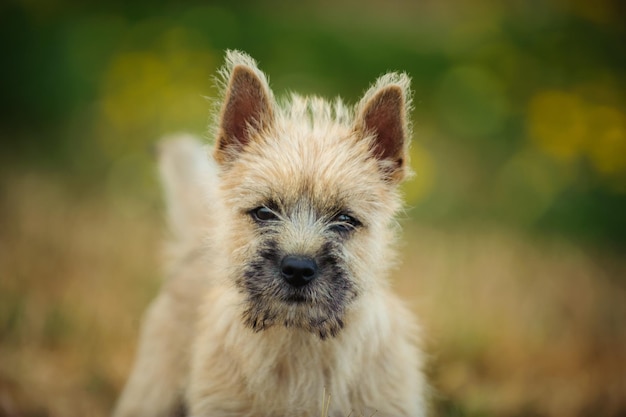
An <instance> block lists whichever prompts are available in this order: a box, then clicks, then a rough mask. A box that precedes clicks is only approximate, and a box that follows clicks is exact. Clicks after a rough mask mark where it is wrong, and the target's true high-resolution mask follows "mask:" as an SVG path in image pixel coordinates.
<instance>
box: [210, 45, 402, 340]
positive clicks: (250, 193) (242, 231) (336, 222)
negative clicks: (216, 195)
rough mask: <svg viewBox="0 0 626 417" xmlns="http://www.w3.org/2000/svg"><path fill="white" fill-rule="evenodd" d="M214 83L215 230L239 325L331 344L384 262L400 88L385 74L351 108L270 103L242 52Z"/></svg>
mask: <svg viewBox="0 0 626 417" xmlns="http://www.w3.org/2000/svg"><path fill="white" fill-rule="evenodd" d="M223 76H224V101H223V103H222V108H221V112H220V114H219V120H218V121H217V123H216V127H217V129H218V130H217V131H216V137H217V140H216V143H215V150H214V158H215V160H216V161H217V162H218V164H219V166H220V181H221V186H220V197H221V203H222V205H223V207H224V211H225V212H224V213H217V215H219V218H218V219H216V220H215V221H216V222H220V223H221V227H222V229H223V230H224V233H222V236H223V238H224V242H223V245H225V249H226V253H227V254H228V255H227V256H229V259H228V262H226V264H227V265H229V271H228V275H229V277H230V278H231V279H232V281H233V283H234V284H235V285H236V286H237V287H238V289H239V290H240V291H241V292H242V294H244V297H245V300H246V301H245V305H244V309H243V318H244V321H245V323H246V324H247V325H249V326H250V327H251V328H253V329H255V330H263V329H265V328H267V327H269V326H273V325H281V326H287V327H294V328H300V329H305V330H308V331H311V332H314V333H316V334H318V335H319V336H320V337H322V338H325V337H327V336H334V335H336V334H337V333H338V332H339V331H340V330H341V328H342V327H343V326H344V317H345V313H346V311H347V310H348V309H349V308H350V306H351V305H352V304H353V303H355V302H356V301H357V300H358V299H359V297H360V296H361V295H363V294H364V293H366V292H367V291H369V290H371V289H372V287H375V286H376V285H380V284H381V282H380V281H381V280H383V279H384V274H385V271H386V268H387V267H388V265H389V264H390V262H391V260H390V257H391V256H392V255H391V251H390V250H389V248H388V246H389V243H390V241H391V240H392V237H393V231H392V228H391V227H390V225H391V224H390V223H391V222H392V220H393V216H394V214H395V212H396V211H397V209H398V208H399V206H400V199H399V197H398V193H397V185H398V183H399V182H400V181H401V180H402V179H404V177H405V176H406V175H407V173H408V171H409V168H408V161H407V147H408V141H409V139H408V138H409V135H410V133H409V125H408V122H407V117H406V116H407V111H408V108H409V104H410V103H409V102H410V93H409V79H408V77H407V76H406V75H403V74H395V73H391V74H387V75H385V76H383V77H381V78H379V80H378V81H377V82H376V83H375V84H374V85H373V86H372V87H371V88H370V89H369V90H368V91H367V92H366V94H365V96H364V97H363V99H362V100H361V101H360V103H359V104H358V105H357V106H356V107H355V108H349V107H347V106H346V105H344V104H343V103H342V102H341V101H340V100H335V101H334V102H332V103H329V102H326V101H324V100H322V99H319V98H304V97H300V96H297V95H293V96H292V97H291V98H290V99H289V100H287V101H285V102H284V103H281V104H280V105H279V104H278V103H277V102H276V101H275V100H274V97H273V94H272V92H271V90H270V88H269V86H268V83H267V80H266V77H265V75H264V74H263V73H262V72H261V71H259V70H258V68H257V66H256V63H255V62H254V61H253V60H252V59H251V58H250V57H248V56H246V55H244V54H241V53H237V52H229V53H228V56H227V64H226V66H225V69H224V71H223ZM218 244H222V243H218Z"/></svg>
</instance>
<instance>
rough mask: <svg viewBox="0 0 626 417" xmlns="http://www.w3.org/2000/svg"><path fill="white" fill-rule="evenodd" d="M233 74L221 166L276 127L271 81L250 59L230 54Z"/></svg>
mask: <svg viewBox="0 0 626 417" xmlns="http://www.w3.org/2000/svg"><path fill="white" fill-rule="evenodd" d="M224 72H226V73H230V77H229V80H228V86H227V87H226V92H225V94H224V103H223V104H222V110H221V112H220V118H219V123H218V129H219V130H218V132H217V141H216V143H215V151H214V157H215V160H216V161H217V162H218V163H219V164H224V163H227V162H229V161H232V160H234V159H236V157H237V155H238V154H239V153H240V152H241V151H242V150H243V149H244V148H245V147H246V145H247V144H248V143H249V142H250V141H251V140H252V139H253V138H254V137H255V136H256V135H257V134H258V133H259V132H262V131H264V130H267V129H269V128H270V127H271V125H272V119H273V113H274V112H273V109H272V103H273V99H272V93H271V91H270V89H269V87H268V85H267V80H266V79H265V76H264V75H263V73H262V72H261V71H259V70H258V69H257V68H256V63H255V62H254V60H253V59H252V58H250V57H249V56H247V55H245V54H243V53H240V52H235V51H229V52H228V54H227V67H226V69H225V70H224Z"/></svg>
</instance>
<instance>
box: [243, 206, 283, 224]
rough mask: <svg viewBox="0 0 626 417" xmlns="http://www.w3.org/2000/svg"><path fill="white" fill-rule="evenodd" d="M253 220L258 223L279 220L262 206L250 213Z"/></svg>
mask: <svg viewBox="0 0 626 417" xmlns="http://www.w3.org/2000/svg"><path fill="white" fill-rule="evenodd" d="M250 215H251V216H252V218H253V219H254V220H256V221H258V222H269V221H272V220H278V216H276V214H275V213H274V212H273V211H272V210H270V209H268V208H267V207H264V206H261V207H257V208H255V209H254V210H252V211H251V212H250Z"/></svg>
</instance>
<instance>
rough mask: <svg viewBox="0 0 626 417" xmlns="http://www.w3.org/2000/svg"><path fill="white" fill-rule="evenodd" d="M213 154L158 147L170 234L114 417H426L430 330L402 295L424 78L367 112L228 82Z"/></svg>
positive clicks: (400, 83)
mask: <svg viewBox="0 0 626 417" xmlns="http://www.w3.org/2000/svg"><path fill="white" fill-rule="evenodd" d="M220 77H221V81H220V84H221V87H222V96H223V100H222V101H221V109H220V111H219V112H216V121H215V123H214V132H213V136H214V146H213V150H212V156H211V155H210V151H209V150H207V149H206V148H205V147H204V146H203V145H202V144H201V143H200V142H199V141H198V140H197V139H195V138H193V137H190V136H185V135H181V136H179V137H176V138H174V139H170V140H168V141H165V142H163V143H161V145H160V149H159V159H160V161H159V163H160V171H161V177H162V180H163V184H164V189H165V195H166V202H167V209H168V218H169V223H170V229H171V230H172V239H171V241H170V242H169V246H168V247H169V260H170V261H169V262H168V264H167V268H166V275H167V280H166V281H165V283H164V285H163V288H162V290H161V292H160V294H159V295H158V297H157V298H156V300H155V301H154V302H153V303H152V304H151V306H150V307H149V310H148V311H147V313H146V316H145V318H144V323H143V327H142V331H141V336H140V343H139V348H138V353H137V358H136V362H135V365H134V368H133V370H132V373H131V375H130V377H129V380H128V382H127V384H126V386H125V388H124V391H123V393H122V395H121V397H120V399H119V401H118V404H117V406H116V409H115V410H114V413H113V415H114V416H115V417H144V416H145V417H148V416H150V417H161V416H163V417H165V416H175V415H179V416H183V415H184V416H197V417H209V416H211V417H216V416H220V417H226V416H250V417H252V416H254V417H279V416H284V417H287V416H289V417H305V416H319V415H323V416H329V417H331V416H332V417H347V416H349V415H352V416H358V415H364V416H370V415H372V414H374V413H375V415H376V416H377V417H385V416H396V417H397V416H407V417H408V416H411V417H415V416H424V415H426V409H427V407H426V397H427V395H426V391H427V386H426V382H425V378H424V375H423V371H422V367H423V354H422V352H421V350H420V346H419V327H418V325H417V324H416V321H415V319H414V317H413V316H412V314H411V313H410V312H409V310H408V309H407V308H406V307H405V306H404V305H403V304H402V302H401V301H400V300H399V299H398V298H397V297H396V296H395V295H394V294H393V293H392V291H391V290H390V288H389V285H388V281H387V276H388V273H389V269H390V268H391V266H392V265H393V264H394V259H395V256H394V251H393V243H394V241H395V236H396V234H397V233H396V232H397V230H396V229H397V227H396V226H395V223H394V216H395V214H396V213H397V212H398V211H399V210H400V209H401V207H402V202H401V198H400V194H399V190H398V185H399V184H400V183H401V182H402V181H403V180H404V179H405V178H406V177H407V176H408V175H410V168H409V163H408V146H409V142H410V137H411V127H410V122H409V120H408V115H409V112H410V106H411V92H410V79H409V77H408V76H407V75H406V74H400V73H388V74H386V75H383V76H381V77H380V78H379V79H378V80H377V81H376V82H375V83H374V84H373V85H372V86H371V87H370V88H369V90H367V92H366V93H365V95H364V96H363V98H362V99H361V100H360V102H359V103H358V104H357V105H356V106H348V105H346V104H344V102H343V101H342V100H340V99H336V100H334V101H326V100H324V99H322V98H318V97H303V96H299V95H297V94H292V95H291V96H290V97H288V98H286V99H283V100H277V99H275V98H274V95H273V92H272V90H271V89H270V87H269V84H268V81H267V78H266V76H265V74H264V73H263V72H261V71H260V70H259V69H258V66H257V63H256V62H255V61H254V60H253V59H252V58H251V57H249V56H248V55H246V54H244V53H242V52H237V51H228V52H227V54H226V64H225V65H224V67H223V69H222V70H221V71H220Z"/></svg>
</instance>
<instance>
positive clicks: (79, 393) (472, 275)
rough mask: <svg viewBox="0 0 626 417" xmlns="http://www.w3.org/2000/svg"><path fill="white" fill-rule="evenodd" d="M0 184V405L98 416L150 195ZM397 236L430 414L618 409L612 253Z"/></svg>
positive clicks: (462, 233)
mask: <svg viewBox="0 0 626 417" xmlns="http://www.w3.org/2000/svg"><path fill="white" fill-rule="evenodd" d="M0 190H1V195H2V199H1V200H0V201H1V205H0V210H1V211H0V214H1V216H0V219H1V221H0V276H2V280H1V281H0V358H2V360H1V361H0V415H6V416H18V415H19V416H59V417H60V416H64V417H67V416H84V415H89V416H104V415H107V413H108V411H109V409H110V407H111V406H112V403H113V401H114V399H115V397H116V395H117V393H118V391H119V390H120V389H121V387H122V384H123V381H124V379H125V377H126V374H127V372H128V370H129V367H130V365H131V362H132V358H133V352H134V347H135V344H136V340H137V331H138V326H139V318H140V316H141V314H142V311H143V309H144V308H145V306H146V304H147V303H148V301H149V300H150V298H151V297H152V296H153V295H154V294H155V292H156V290H157V287H158V284H159V276H160V273H159V260H158V259H159V256H158V254H159V250H160V249H159V247H160V241H161V236H162V234H163V225H162V221H161V208H160V206H159V205H158V204H156V203H151V202H150V201H149V200H146V199H143V198H138V197H135V196H132V195H131V194H129V195H120V194H119V193H116V194H111V193H107V192H106V190H98V189H94V190H89V191H87V192H77V191H76V189H73V188H72V187H69V186H67V185H66V181H63V180H61V179H59V178H57V177H55V176H54V175H49V174H47V173H42V172H39V173H33V172H29V173H12V174H6V175H4V176H3V180H2V183H1V188H0ZM404 236H405V239H404V241H405V243H404V244H403V249H402V252H403V265H402V267H401V269H400V270H399V271H398V272H397V273H395V274H394V275H393V281H394V284H395V286H396V289H397V291H399V292H400V293H401V294H403V296H404V297H405V299H407V301H408V302H410V304H411V305H412V306H413V307H414V310H415V311H416V312H417V313H418V314H419V315H420V316H421V318H422V322H423V323H424V326H425V343H426V345H427V347H428V351H429V356H430V365H429V373H430V374H431V379H432V383H433V384H434V387H435V394H434V399H435V407H436V410H437V412H438V415H440V416H554V417H560V416H586V415H594V416H619V415H623V413H624V412H626V396H625V395H624V393H625V392H626V391H625V390H626V385H625V384H626V380H625V376H626V327H625V326H624V323H625V321H624V319H625V318H626V288H625V286H624V281H623V277H624V276H625V274H626V260H625V259H624V258H623V257H620V256H618V255H617V254H613V255H612V254H610V253H605V252H603V251H599V250H597V248H594V247H584V246H579V245H575V244H572V243H571V242H567V241H565V240H561V239H556V238H545V237H531V236H527V235H524V234H521V233H519V232H512V231H504V230H503V229H489V228H482V229H476V230H471V229H462V230H458V229H450V230H441V229H433V228H431V227H428V226H425V225H418V224H407V228H406V230H405V233H404Z"/></svg>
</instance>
